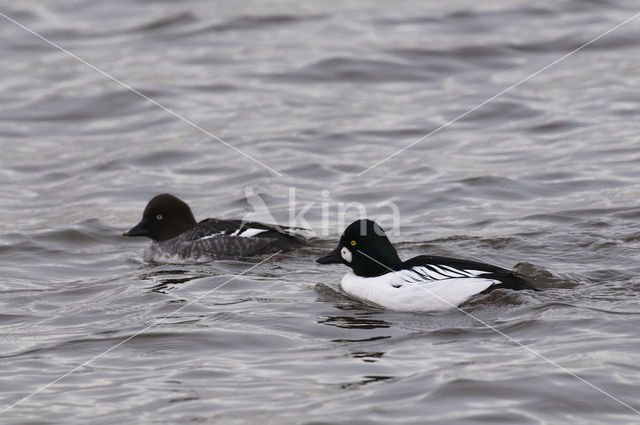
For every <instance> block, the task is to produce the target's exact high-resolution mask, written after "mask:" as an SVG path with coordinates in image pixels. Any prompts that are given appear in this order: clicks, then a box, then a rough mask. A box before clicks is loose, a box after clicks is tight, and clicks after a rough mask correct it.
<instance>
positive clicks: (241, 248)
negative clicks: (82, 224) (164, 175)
mask: <svg viewBox="0 0 640 425" xmlns="http://www.w3.org/2000/svg"><path fill="white" fill-rule="evenodd" d="M296 230H302V229H294V228H291V227H285V226H276V225H269V224H264V223H257V222H244V221H242V220H221V219H217V218H208V219H205V220H202V221H201V222H199V223H198V222H196V219H195V218H194V217H193V213H192V212H191V208H189V205H187V204H186V203H185V202H184V201H182V200H180V199H178V198H176V197H175V196H173V195H169V194H168V193H163V194H160V195H157V196H155V197H154V198H153V199H151V200H150V201H149V203H148V204H147V207H146V208H145V209H144V212H143V214H142V221H140V223H138V224H136V225H135V226H134V227H132V228H131V229H130V230H128V231H126V232H124V234H123V235H124V236H146V237H148V238H151V239H153V241H154V243H153V244H152V246H151V252H150V254H151V255H150V256H151V257H152V258H155V257H157V256H163V255H164V256H168V257H178V258H181V259H198V258H201V257H206V258H208V259H213V260H216V259H223V258H238V257H251V256H254V255H261V254H268V253H273V252H278V251H286V250H290V249H294V248H299V247H301V246H304V245H306V242H305V239H304V238H303V237H302V236H300V235H297V234H296Z"/></svg>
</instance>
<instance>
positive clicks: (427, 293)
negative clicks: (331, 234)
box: [340, 266, 500, 311]
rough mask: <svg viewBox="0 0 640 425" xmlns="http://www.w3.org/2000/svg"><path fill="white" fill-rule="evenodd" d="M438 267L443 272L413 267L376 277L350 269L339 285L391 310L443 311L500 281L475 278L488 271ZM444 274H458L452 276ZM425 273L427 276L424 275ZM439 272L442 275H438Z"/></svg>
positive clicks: (355, 295)
mask: <svg viewBox="0 0 640 425" xmlns="http://www.w3.org/2000/svg"><path fill="white" fill-rule="evenodd" d="M438 270H439V271H441V273H436V272H434V271H433V270H430V269H427V268H426V267H414V268H413V269H408V270H400V271H397V272H391V273H387V274H384V275H382V276H376V277H361V276H356V275H355V274H354V273H353V272H351V271H350V272H348V273H347V274H346V275H345V276H344V277H343V278H342V283H341V285H340V286H341V288H342V290H343V291H344V292H346V293H347V294H349V295H351V296H353V297H356V298H359V299H361V300H363V301H367V302H369V303H373V304H376V305H379V306H381V307H385V308H389V309H392V310H399V311H444V310H449V309H451V308H454V307H457V306H458V305H460V304H462V303H463V302H465V301H466V300H468V299H469V298H471V297H472V296H474V295H476V294H479V293H480V292H482V291H484V290H485V289H487V288H488V287H490V286H491V285H493V284H495V283H500V282H499V281H497V280H494V279H487V278H482V277H475V276H474V277H472V276H473V275H480V274H484V273H487V272H480V271H477V270H468V271H467V270H456V269H452V268H451V269H450V268H444V267H443V266H440V267H439V268H438ZM445 273H446V275H454V274H458V276H457V277H449V276H446V275H445ZM466 273H468V274H466ZM425 274H426V275H427V276H428V277H426V278H425ZM436 275H438V276H440V277H435V276H436ZM443 276H445V277H443Z"/></svg>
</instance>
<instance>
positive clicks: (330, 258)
mask: <svg viewBox="0 0 640 425" xmlns="http://www.w3.org/2000/svg"><path fill="white" fill-rule="evenodd" d="M316 263H320V264H333V263H342V255H340V245H338V247H337V248H336V249H334V250H333V251H331V252H330V253H328V254H327V255H325V256H324V257H320V258H318V259H317V260H316Z"/></svg>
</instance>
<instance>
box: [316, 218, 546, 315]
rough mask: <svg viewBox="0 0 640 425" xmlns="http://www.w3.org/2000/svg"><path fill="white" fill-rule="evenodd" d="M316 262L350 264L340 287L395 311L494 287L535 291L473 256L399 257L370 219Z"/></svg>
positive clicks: (456, 301)
mask: <svg viewBox="0 0 640 425" xmlns="http://www.w3.org/2000/svg"><path fill="white" fill-rule="evenodd" d="M316 261H317V262H318V263H321V264H329V263H342V264H345V265H347V266H349V267H351V269H352V271H350V272H348V273H347V274H346V275H345V276H344V277H343V278H342V282H341V284H340V286H341V288H342V290H343V291H344V292H346V293H347V294H349V295H351V296H353V297H355V298H358V299H361V300H363V301H368V302H370V303H374V304H377V305H379V306H382V307H386V308H390V309H393V310H401V311H442V310H448V309H451V308H454V307H457V306H458V305H460V304H462V303H463V302H465V301H466V300H468V299H469V298H471V297H472V296H474V295H476V294H480V293H487V292H489V291H492V290H494V289H497V288H508V289H515V290H521V289H530V290H534V291H537V290H538V289H537V288H536V287H535V286H533V285H532V284H531V283H529V282H527V281H526V280H525V279H524V278H523V277H522V276H520V275H518V274H517V273H515V272H512V271H509V270H506V269H502V268H500V267H496V266H492V265H490V264H484V263H479V262H476V261H467V260H458V259H454V258H445V257H435V256H431V255H420V256H418V257H414V258H412V259H410V260H407V261H402V260H400V257H398V253H397V252H396V250H395V248H394V247H393V245H391V242H390V241H389V239H388V238H387V236H386V235H385V233H384V231H383V230H382V228H381V227H380V226H379V225H378V224H377V223H375V222H373V221H371V220H357V221H355V222H353V223H351V224H350V225H349V227H347V229H346V230H345V231H344V233H343V234H342V237H341V238H340V242H339V243H338V247H337V248H336V249H334V250H333V251H331V252H330V253H329V254H327V255H325V256H324V257H321V258H318V259H317V260H316Z"/></svg>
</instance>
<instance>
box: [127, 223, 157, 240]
mask: <svg viewBox="0 0 640 425" xmlns="http://www.w3.org/2000/svg"><path fill="white" fill-rule="evenodd" d="M150 235H151V234H150V233H149V229H147V223H145V221H144V220H142V221H141V222H140V223H138V224H136V225H135V226H133V227H132V228H131V229H129V230H127V231H126V232H124V233H123V234H122V236H147V237H151V236H150Z"/></svg>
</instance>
